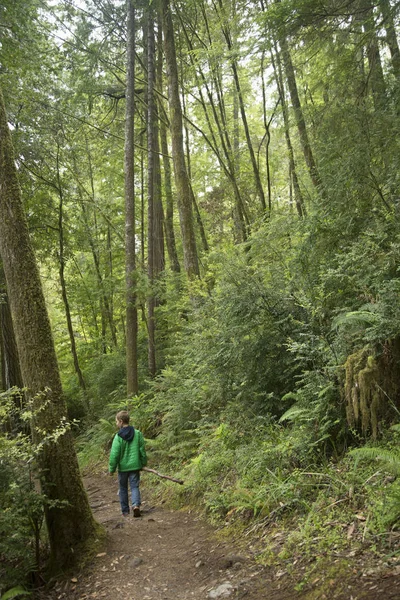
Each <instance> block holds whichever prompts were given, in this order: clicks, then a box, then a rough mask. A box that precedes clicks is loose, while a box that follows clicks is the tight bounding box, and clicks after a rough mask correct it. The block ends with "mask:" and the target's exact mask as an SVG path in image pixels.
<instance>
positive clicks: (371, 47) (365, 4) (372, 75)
mask: <svg viewBox="0 0 400 600" xmlns="http://www.w3.org/2000/svg"><path fill="white" fill-rule="evenodd" d="M361 9H362V11H363V12H364V13H365V14H364V21H363V23H364V24H363V27H364V32H365V34H366V37H367V40H366V48H367V59H368V67H369V75H368V79H369V81H370V84H371V92H372V98H373V101H374V107H375V110H382V108H384V106H385V104H386V85H385V79H384V76H383V68H382V61H381V55H380V53H379V41H378V36H377V33H376V24H375V19H374V11H373V6H372V3H371V0H362V5H361Z"/></svg>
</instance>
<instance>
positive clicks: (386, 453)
mask: <svg viewBox="0 0 400 600" xmlns="http://www.w3.org/2000/svg"><path fill="white" fill-rule="evenodd" d="M349 454H350V455H351V456H354V457H355V458H356V459H359V460H361V459H367V460H380V461H382V462H383V463H384V464H385V466H386V467H387V468H388V469H389V470H390V471H391V472H392V473H394V474H395V475H398V474H399V473H400V452H399V451H396V450H389V449H387V448H377V447H372V448H366V447H364V448H356V449H354V450H351V451H350V452H349Z"/></svg>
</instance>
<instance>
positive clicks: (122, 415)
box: [115, 410, 129, 425]
mask: <svg viewBox="0 0 400 600" xmlns="http://www.w3.org/2000/svg"><path fill="white" fill-rule="evenodd" d="M115 418H116V419H118V421H122V422H123V423H126V424H127V425H128V424H129V413H128V411H126V410H120V411H119V412H117V414H116V415H115Z"/></svg>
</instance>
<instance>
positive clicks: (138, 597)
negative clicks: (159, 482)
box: [40, 474, 400, 600]
mask: <svg viewBox="0 0 400 600" xmlns="http://www.w3.org/2000/svg"><path fill="white" fill-rule="evenodd" d="M85 485H86V489H87V492H88V496H89V500H90V504H91V506H92V510H93V512H94V514H95V517H96V519H97V520H98V521H99V522H100V523H102V524H103V525H104V527H105V528H106V531H107V535H108V539H107V545H106V547H105V548H104V550H103V551H102V552H100V553H99V554H98V555H97V557H96V558H95V559H94V560H93V561H92V563H91V564H90V565H89V567H87V568H86V569H85V570H84V571H83V572H81V573H77V574H75V575H71V576H70V577H69V578H68V579H67V580H64V581H61V582H58V583H57V584H56V585H55V586H54V587H53V589H52V590H47V591H46V592H44V591H43V592H42V593H41V594H40V598H46V599H52V600H56V599H57V600H64V599H66V600H90V599H93V598H94V599H103V598H105V599H106V600H114V599H116V600H211V599H213V598H214V599H215V598H216V599H226V598H229V599H231V600H239V599H241V598H244V599H245V600H295V599H297V598H308V597H310V598H311V596H309V595H308V594H309V593H310V590H308V591H307V592H306V591H304V590H303V592H301V593H300V592H299V593H297V592H295V591H294V584H295V581H294V580H293V579H292V578H291V577H290V576H289V575H288V574H287V573H285V576H282V575H281V574H280V573H279V571H275V570H274V569H264V568H262V567H260V566H259V565H257V564H256V562H255V561H254V559H253V557H252V551H251V548H248V550H243V546H242V545H241V546H242V547H241V549H239V548H237V547H236V546H235V543H234V542H231V543H228V542H225V541H223V542H221V541H220V540H218V538H217V536H216V533H215V532H214V530H213V529H212V528H211V527H210V526H209V525H208V524H206V523H205V522H204V521H202V520H201V519H199V518H197V517H196V516H194V515H193V514H188V513H186V512H182V511H170V510H166V509H164V508H161V507H159V506H153V505H151V504H150V503H149V501H148V499H147V498H146V491H144V492H142V500H144V502H143V506H142V517H141V518H136V519H135V518H133V517H129V518H123V517H122V516H121V515H120V508H119V500H118V495H117V487H118V484H117V479H116V477H113V478H112V477H108V476H107V475H106V474H99V475H91V476H88V477H86V478H85ZM146 500H147V501H146ZM321 579H323V574H321ZM344 588H345V589H344ZM327 589H328V591H326V590H327ZM312 593H313V595H312V598H313V600H314V599H318V598H321V600H324V599H328V600H330V599H331V598H332V599H333V598H335V599H338V600H339V599H340V600H345V599H346V600H351V599H353V600H359V599H369V600H373V599H375V598H378V597H380V596H381V595H384V596H385V598H386V599H389V598H391V599H395V598H400V573H399V574H398V575H397V573H396V574H394V573H392V574H391V576H379V577H378V578H377V577H372V576H371V577H369V576H365V574H362V573H358V574H356V572H354V575H353V576H352V579H350V580H349V581H348V582H347V581H346V582H345V585H344V582H343V581H341V582H336V581H331V582H329V584H328V585H327V586H326V585H325V586H324V590H322V589H321V590H320V591H318V589H314V590H313V592H312Z"/></svg>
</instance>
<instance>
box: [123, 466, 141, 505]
mask: <svg viewBox="0 0 400 600" xmlns="http://www.w3.org/2000/svg"><path fill="white" fill-rule="evenodd" d="M128 481H129V485H130V488H131V496H132V506H140V490H139V482H140V471H123V472H122V473H121V472H119V473H118V483H119V501H120V503H121V511H122V514H127V513H129V500H128Z"/></svg>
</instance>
